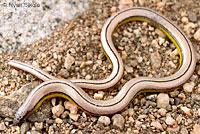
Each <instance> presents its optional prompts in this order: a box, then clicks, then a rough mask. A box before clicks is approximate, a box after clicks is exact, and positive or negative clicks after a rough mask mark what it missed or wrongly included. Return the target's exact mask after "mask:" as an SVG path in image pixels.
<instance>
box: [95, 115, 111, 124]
mask: <svg viewBox="0 0 200 134" xmlns="http://www.w3.org/2000/svg"><path fill="white" fill-rule="evenodd" d="M98 122H99V123H102V124H104V125H105V126H108V125H109V124H110V118H109V117H107V116H100V117H99V119H98Z"/></svg>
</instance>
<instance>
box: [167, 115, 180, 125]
mask: <svg viewBox="0 0 200 134" xmlns="http://www.w3.org/2000/svg"><path fill="white" fill-rule="evenodd" d="M165 122H166V124H167V125H170V126H173V125H176V124H177V123H176V121H175V120H174V119H173V118H172V117H171V116H167V118H166V120H165Z"/></svg>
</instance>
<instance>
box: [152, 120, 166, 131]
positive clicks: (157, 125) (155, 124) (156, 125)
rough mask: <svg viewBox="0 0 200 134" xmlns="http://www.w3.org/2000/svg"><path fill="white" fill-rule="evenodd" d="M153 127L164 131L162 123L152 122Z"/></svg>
mask: <svg viewBox="0 0 200 134" xmlns="http://www.w3.org/2000/svg"><path fill="white" fill-rule="evenodd" d="M151 126H153V127H155V128H157V129H159V130H163V127H162V125H161V124H160V122H158V121H154V122H152V123H151Z"/></svg>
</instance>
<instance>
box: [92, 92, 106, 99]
mask: <svg viewBox="0 0 200 134" xmlns="http://www.w3.org/2000/svg"><path fill="white" fill-rule="evenodd" d="M103 96H104V92H98V93H95V94H94V99H96V100H102V99H103Z"/></svg>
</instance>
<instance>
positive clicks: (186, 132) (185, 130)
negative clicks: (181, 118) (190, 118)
mask: <svg viewBox="0 0 200 134" xmlns="http://www.w3.org/2000/svg"><path fill="white" fill-rule="evenodd" d="M180 133H181V134H188V130H187V128H182V129H181V131H180Z"/></svg>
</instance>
